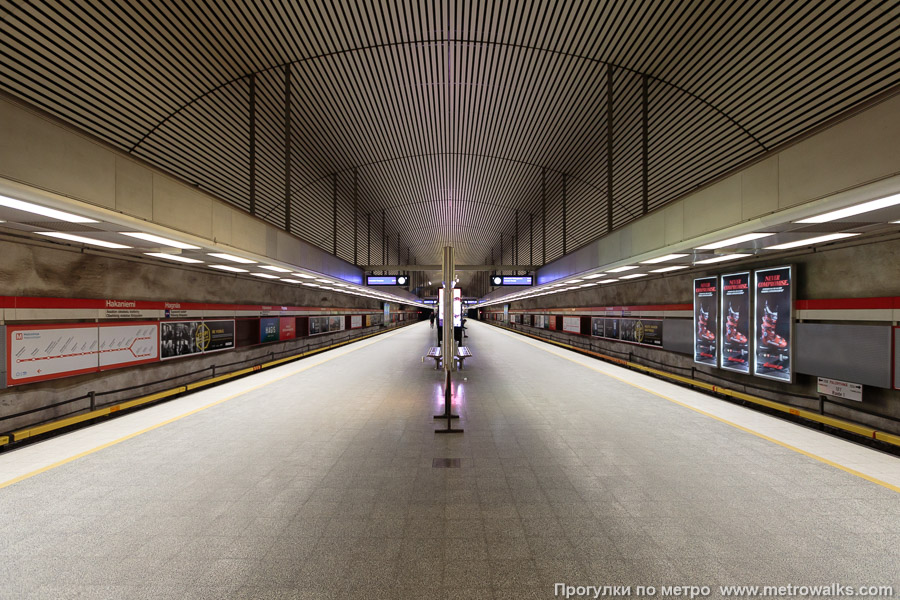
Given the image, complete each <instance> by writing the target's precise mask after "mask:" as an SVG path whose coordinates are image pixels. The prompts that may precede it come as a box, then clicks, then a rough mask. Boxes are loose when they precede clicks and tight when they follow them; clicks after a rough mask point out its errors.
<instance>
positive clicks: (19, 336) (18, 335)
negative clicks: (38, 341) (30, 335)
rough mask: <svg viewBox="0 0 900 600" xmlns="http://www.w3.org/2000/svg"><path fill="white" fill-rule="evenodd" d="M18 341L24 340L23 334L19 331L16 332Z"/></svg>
mask: <svg viewBox="0 0 900 600" xmlns="http://www.w3.org/2000/svg"><path fill="white" fill-rule="evenodd" d="M16 339H17V340H21V339H23V337H22V332H21V331H17V332H16Z"/></svg>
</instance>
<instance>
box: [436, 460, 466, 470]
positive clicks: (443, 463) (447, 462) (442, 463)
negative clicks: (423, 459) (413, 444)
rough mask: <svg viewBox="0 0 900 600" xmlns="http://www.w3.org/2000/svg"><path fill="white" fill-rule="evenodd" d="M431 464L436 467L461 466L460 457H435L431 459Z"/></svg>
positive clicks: (449, 467) (455, 467) (453, 467)
mask: <svg viewBox="0 0 900 600" xmlns="http://www.w3.org/2000/svg"><path fill="white" fill-rule="evenodd" d="M431 466H432V467H433V468H435V469H458V468H459V467H460V459H458V458H435V459H434V460H432V461H431Z"/></svg>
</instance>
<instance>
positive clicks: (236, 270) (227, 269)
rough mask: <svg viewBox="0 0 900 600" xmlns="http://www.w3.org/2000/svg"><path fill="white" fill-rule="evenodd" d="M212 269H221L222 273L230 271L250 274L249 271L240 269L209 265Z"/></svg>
mask: <svg viewBox="0 0 900 600" xmlns="http://www.w3.org/2000/svg"><path fill="white" fill-rule="evenodd" d="M209 268H211V269H219V270H220V271H229V272H231V273H249V271H248V270H247V269H239V268H238V267H232V266H229V265H209Z"/></svg>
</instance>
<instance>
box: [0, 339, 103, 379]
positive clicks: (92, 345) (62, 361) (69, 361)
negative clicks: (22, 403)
mask: <svg viewBox="0 0 900 600" xmlns="http://www.w3.org/2000/svg"><path fill="white" fill-rule="evenodd" d="M6 336H7V341H6V343H7V346H6V348H7V357H6V360H7V364H6V367H7V369H6V381H7V384H8V385H20V384H23V383H29V382H32V381H44V380H46V379H56V378H57V377H68V376H70V375H80V374H82V373H92V372H95V371H97V369H98V368H99V363H98V359H97V356H98V353H97V346H98V340H97V336H98V328H97V325H96V324H89V325H48V326H40V325H36V326H31V327H17V326H10V327H7V329H6Z"/></svg>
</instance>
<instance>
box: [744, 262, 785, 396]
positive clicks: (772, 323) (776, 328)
mask: <svg viewBox="0 0 900 600" xmlns="http://www.w3.org/2000/svg"><path fill="white" fill-rule="evenodd" d="M791 275H792V273H791V267H789V266H787V267H776V268H773V269H761V270H759V271H756V272H755V273H754V274H753V289H754V290H755V296H756V297H755V310H754V312H755V315H756V318H755V319H754V321H753V374H754V375H757V376H759V377H766V378H768V379H776V380H778V381H784V382H788V383H790V382H792V381H793V377H794V372H793V370H792V369H791V351H792V345H791V343H792V340H793V337H794V336H793V329H794V314H793V305H794V286H793V282H792V278H791Z"/></svg>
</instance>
